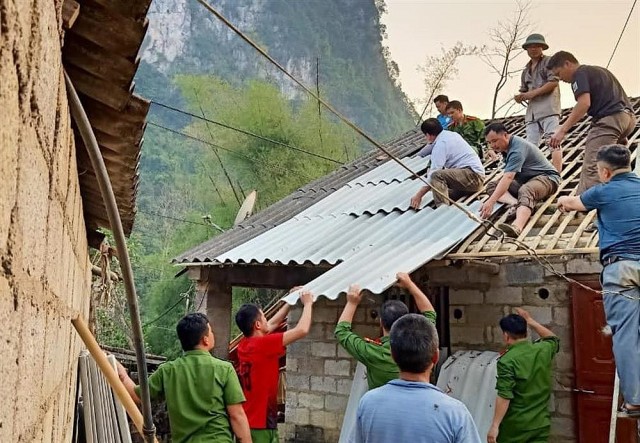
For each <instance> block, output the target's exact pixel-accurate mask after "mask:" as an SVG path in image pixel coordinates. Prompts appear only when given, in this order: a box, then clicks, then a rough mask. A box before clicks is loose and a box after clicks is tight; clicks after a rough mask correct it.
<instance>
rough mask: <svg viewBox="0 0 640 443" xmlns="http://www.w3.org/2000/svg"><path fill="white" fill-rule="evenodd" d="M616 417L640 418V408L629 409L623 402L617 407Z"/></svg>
mask: <svg viewBox="0 0 640 443" xmlns="http://www.w3.org/2000/svg"><path fill="white" fill-rule="evenodd" d="M618 417H629V418H640V409H629V407H628V406H627V405H626V404H624V405H622V406H620V408H619V409H618Z"/></svg>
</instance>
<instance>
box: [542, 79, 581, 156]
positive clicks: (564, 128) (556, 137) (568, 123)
mask: <svg viewBox="0 0 640 443" xmlns="http://www.w3.org/2000/svg"><path fill="white" fill-rule="evenodd" d="M590 106H591V94H589V93H588V92H585V93H584V94H582V95H580V97H578V101H577V103H576V105H575V106H574V107H573V109H572V110H571V114H569V117H567V119H566V120H565V122H564V123H563V124H562V125H561V126H560V127H559V128H558V129H556V132H554V133H553V135H552V136H551V138H550V139H549V145H550V146H551V147H552V148H557V147H558V146H560V142H562V140H563V139H564V136H565V135H566V134H567V132H569V129H571V127H572V126H573V125H575V124H576V123H578V121H579V120H580V119H581V118H582V117H584V116H585V115H586V114H587V111H588V110H589V107H590Z"/></svg>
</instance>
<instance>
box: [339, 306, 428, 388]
mask: <svg viewBox="0 0 640 443" xmlns="http://www.w3.org/2000/svg"><path fill="white" fill-rule="evenodd" d="M423 314H424V316H425V317H427V319H428V320H429V321H431V323H433V324H434V325H435V324H436V313H435V312H434V311H425V312H423ZM334 334H335V337H336V339H337V340H338V343H340V345H341V346H342V347H343V348H344V349H345V350H346V351H347V352H348V353H349V354H351V355H352V356H353V358H355V359H356V360H358V361H359V362H360V363H362V364H363V365H365V366H366V367H367V383H368V384H369V389H374V388H378V387H380V386H382V385H384V384H386V383H387V382H388V381H391V380H395V379H396V378H398V375H399V374H400V371H399V369H398V366H397V365H396V363H395V362H394V361H393V358H392V357H391V345H390V344H389V337H388V336H385V337H381V338H380V340H379V341H373V340H366V339H364V338H362V337H360V336H359V335H358V334H356V333H355V332H353V331H352V330H351V323H350V322H348V321H341V322H340V323H338V324H337V326H336V330H335V333H334Z"/></svg>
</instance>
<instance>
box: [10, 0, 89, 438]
mask: <svg viewBox="0 0 640 443" xmlns="http://www.w3.org/2000/svg"><path fill="white" fill-rule="evenodd" d="M61 5H62V2H61V1H60V0H56V1H53V2H49V1H33V2H27V1H22V0H0V11H1V13H0V21H1V23H0V26H1V27H2V32H1V33H0V35H1V37H0V39H1V41H0V109H1V110H2V124H1V125H0V265H1V266H0V325H2V339H1V340H0V356H1V358H0V376H1V377H2V383H0V398H1V399H2V406H1V407H0V441H2V442H39V441H46V442H63V441H65V442H66V441H70V438H71V432H72V426H71V419H72V417H73V414H74V400H75V380H76V357H77V354H78V351H79V349H80V341H79V339H78V337H77V335H76V333H75V332H74V330H73V329H72V326H71V323H70V319H71V315H72V312H74V311H75V312H81V313H85V314H86V310H87V308H88V300H89V299H88V294H89V282H90V273H89V268H88V253H87V242H86V233H85V226H84V221H83V217H82V202H81V199H80V194H79V189H78V170H77V167H76V160H75V159H76V156H75V148H74V144H73V139H72V133H71V129H70V121H69V111H68V108H67V103H66V92H65V88H64V80H63V77H62V68H61V63H60V28H59V23H60V8H61Z"/></svg>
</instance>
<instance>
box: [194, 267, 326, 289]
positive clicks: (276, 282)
mask: <svg viewBox="0 0 640 443" xmlns="http://www.w3.org/2000/svg"><path fill="white" fill-rule="evenodd" d="M201 269H202V271H201V274H200V279H199V280H200V281H208V282H223V283H225V284H228V285H231V286H241V287H245V288H270V289H289V288H292V287H294V286H301V285H305V284H307V283H309V282H310V281H311V280H314V279H316V278H318V277H319V276H321V275H322V274H324V273H325V272H326V271H328V270H329V269H331V267H330V266H299V265H296V266H284V265H228V266H219V265H218V266H216V265H209V266H203V267H201ZM189 275H190V276H191V275H193V274H192V273H191V271H190V273H189Z"/></svg>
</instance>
